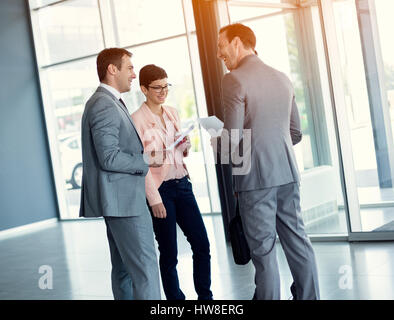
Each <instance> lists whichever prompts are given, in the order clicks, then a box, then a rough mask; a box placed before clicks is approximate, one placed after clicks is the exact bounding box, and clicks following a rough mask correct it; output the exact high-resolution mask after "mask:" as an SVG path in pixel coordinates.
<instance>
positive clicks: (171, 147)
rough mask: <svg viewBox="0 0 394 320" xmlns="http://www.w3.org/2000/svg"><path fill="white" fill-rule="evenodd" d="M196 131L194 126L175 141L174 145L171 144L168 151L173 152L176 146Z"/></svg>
mask: <svg viewBox="0 0 394 320" xmlns="http://www.w3.org/2000/svg"><path fill="white" fill-rule="evenodd" d="M193 129H194V124H192V125H191V126H190V127H189V128H188V129H187V130H186V131H185V132H184V133H182V134H181V135H180V136H179V138H178V139H176V140H175V142H174V143H173V144H171V145H170V146H169V147H168V148H166V150H172V149H174V148H175V146H176V145H177V144H178V143H179V142H181V141H182V140H183V138H185V137H186V136H187V135H188V134H189V133H190V132H191V131H192V130H193Z"/></svg>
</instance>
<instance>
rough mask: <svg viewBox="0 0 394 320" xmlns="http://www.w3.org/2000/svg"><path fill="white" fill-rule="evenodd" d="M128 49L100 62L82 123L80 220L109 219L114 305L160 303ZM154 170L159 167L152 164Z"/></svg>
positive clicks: (103, 56)
mask: <svg viewBox="0 0 394 320" xmlns="http://www.w3.org/2000/svg"><path fill="white" fill-rule="evenodd" d="M130 57H131V53H130V52H128V51H127V50H125V49H120V48H109V49H104V50H103V51H101V52H100V53H99V55H98V57H97V72H98V76H99V79H100V82H101V83H100V86H99V87H98V89H97V90H96V92H95V93H94V94H93V95H92V97H91V98H90V99H89V100H88V102H87V103H86V106H85V110H84V113H83V117H82V159H83V177H82V192H81V207H80V216H82V217H101V216H103V217H104V219H105V223H106V227H107V237H108V242H109V247H110V252H111V262H112V273H111V279H112V291H113V294H114V298H115V299H117V300H118V299H122V300H123V299H138V300H145V299H149V300H157V299H160V282H159V269H158V264H157V257H156V251H155V247H154V236H153V226H152V219H151V217H150V213H149V210H148V208H147V205H146V198H145V176H146V174H147V172H148V169H149V167H148V162H149V161H150V159H151V157H148V156H147V155H145V154H144V152H143V145H142V143H141V140H140V138H139V136H138V134H137V131H136V130H135V128H134V124H133V122H132V119H131V117H130V114H129V112H128V110H127V108H126V105H125V104H124V102H123V100H122V99H121V93H122V92H127V91H129V90H130V85H131V81H132V80H133V79H134V78H135V77H136V75H135V73H134V70H133V65H132V63H131V60H130ZM152 165H154V164H152Z"/></svg>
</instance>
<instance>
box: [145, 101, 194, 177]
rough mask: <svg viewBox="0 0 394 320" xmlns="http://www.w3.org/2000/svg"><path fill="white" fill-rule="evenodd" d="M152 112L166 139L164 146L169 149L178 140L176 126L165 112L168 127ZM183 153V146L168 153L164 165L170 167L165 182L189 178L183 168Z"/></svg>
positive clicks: (164, 116) (164, 117)
mask: <svg viewBox="0 0 394 320" xmlns="http://www.w3.org/2000/svg"><path fill="white" fill-rule="evenodd" d="M149 111H150V109H149ZM150 112H151V113H152V115H153V117H154V118H155V120H156V124H157V126H158V128H159V130H161V134H162V135H163V137H165V139H164V141H165V142H164V145H165V148H166V149H167V148H168V147H169V146H170V145H171V144H172V143H173V142H174V140H175V139H176V138H177V136H176V135H177V132H176V129H175V127H174V124H173V123H172V121H171V120H170V119H169V118H168V116H167V113H165V112H163V119H164V122H165V124H166V126H164V125H163V122H162V121H161V119H160V116H158V115H156V114H154V113H153V112H152V111H150ZM183 151H184V148H182V146H178V147H176V148H173V149H172V150H171V151H169V152H167V154H166V155H167V156H166V160H165V162H164V163H166V164H168V165H169V166H170V167H169V170H168V173H167V175H166V176H165V177H164V180H163V181H168V180H171V179H181V178H183V177H185V176H187V174H188V173H187V171H186V169H185V167H184V166H183Z"/></svg>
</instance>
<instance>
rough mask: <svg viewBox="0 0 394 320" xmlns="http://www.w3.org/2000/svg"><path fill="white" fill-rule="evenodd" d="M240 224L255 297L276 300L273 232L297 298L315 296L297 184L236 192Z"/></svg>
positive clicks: (277, 280) (311, 259) (315, 280)
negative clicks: (277, 239) (286, 264)
mask: <svg viewBox="0 0 394 320" xmlns="http://www.w3.org/2000/svg"><path fill="white" fill-rule="evenodd" d="M238 199H239V209H240V215H241V218H242V224H243V228H244V232H245V236H246V240H247V242H248V245H249V248H250V252H251V257H252V262H253V264H254V266H255V269H256V275H255V283H256V292H255V295H256V298H257V299H259V300H279V299H280V277H279V269H278V262H277V258H276V251H275V240H276V232H277V233H278V236H279V240H280V243H281V245H282V247H283V250H284V252H285V255H286V259H287V262H288V264H289V267H290V271H291V274H292V276H293V279H294V283H295V287H296V295H297V299H299V300H314V299H319V298H320V294H319V284H318V276H317V268H316V261H315V255H314V252H313V248H312V244H311V242H310V240H309V238H308V236H307V235H306V233H305V229H304V223H303V220H302V217H301V208H300V191H299V185H298V183H290V184H286V185H282V186H279V187H273V188H267V189H261V190H253V191H244V192H240V193H239V195H238Z"/></svg>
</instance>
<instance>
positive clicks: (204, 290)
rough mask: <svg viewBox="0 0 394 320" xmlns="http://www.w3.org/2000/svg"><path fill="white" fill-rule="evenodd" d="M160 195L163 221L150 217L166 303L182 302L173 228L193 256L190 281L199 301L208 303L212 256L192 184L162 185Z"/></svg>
mask: <svg viewBox="0 0 394 320" xmlns="http://www.w3.org/2000/svg"><path fill="white" fill-rule="evenodd" d="M159 193H160V196H161V198H162V201H163V205H164V207H165V208H166V211H167V217H166V218H165V219H160V218H155V217H153V216H152V220H153V229H154V232H155V236H156V240H157V242H158V245H159V251H160V258H159V265H160V273H161V279H162V283H163V289H164V293H165V295H166V298H167V299H168V300H184V299H185V295H184V294H183V292H182V290H181V288H180V286H179V279H178V272H177V269H176V266H177V264H178V258H177V257H178V248H177V234H176V224H178V226H179V227H180V228H181V230H182V231H183V233H184V235H185V236H186V239H187V241H188V242H189V243H190V245H191V249H192V252H193V281H194V288H195V290H196V292H197V295H198V299H199V300H211V299H212V292H211V290H210V286H211V256H210V249H209V241H208V236H207V232H206V229H205V225H204V222H203V220H202V217H201V213H200V210H199V208H198V205H197V202H196V199H195V197H194V194H193V190H192V184H191V183H190V181H189V180H188V178H187V177H184V178H182V179H172V180H168V181H164V182H163V183H162V184H161V186H160V188H159Z"/></svg>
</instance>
